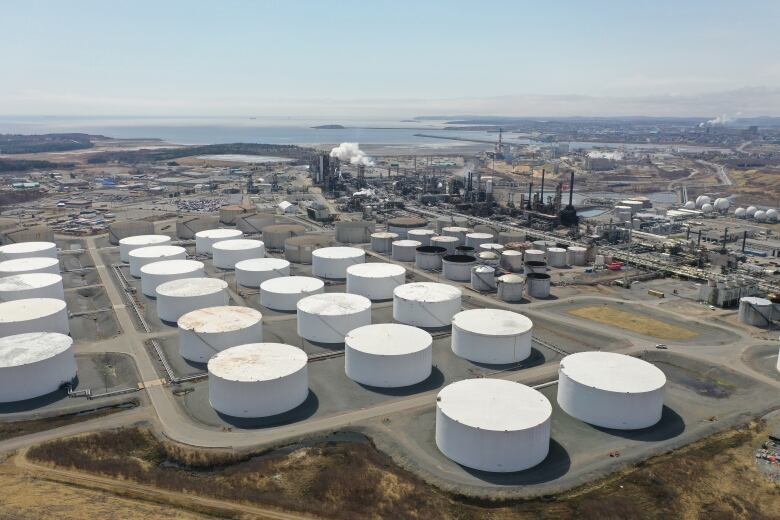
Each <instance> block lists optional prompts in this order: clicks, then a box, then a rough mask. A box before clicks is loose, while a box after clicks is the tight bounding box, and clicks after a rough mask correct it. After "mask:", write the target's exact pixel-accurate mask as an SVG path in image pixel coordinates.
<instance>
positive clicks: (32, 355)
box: [0, 332, 73, 368]
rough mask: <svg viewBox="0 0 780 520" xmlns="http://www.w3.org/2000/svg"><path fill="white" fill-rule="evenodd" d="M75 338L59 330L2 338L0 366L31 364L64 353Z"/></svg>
mask: <svg viewBox="0 0 780 520" xmlns="http://www.w3.org/2000/svg"><path fill="white" fill-rule="evenodd" d="M71 345H73V339H72V338H71V337H70V336H66V335H65V334H59V333H57V332H29V333H27V334H15V335H13V336H6V337H4V338H0V368H9V367H18V366H22V365H29V364H32V363H37V362H38V361H43V360H44V359H49V358H52V357H54V356H56V355H58V354H62V353H63V352H65V351H66V350H68V349H69V348H70V346H71Z"/></svg>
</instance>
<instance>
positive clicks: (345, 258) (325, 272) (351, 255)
mask: <svg viewBox="0 0 780 520" xmlns="http://www.w3.org/2000/svg"><path fill="white" fill-rule="evenodd" d="M365 261H366V253H365V251H363V250H362V249H358V248H356V247H323V248H320V249H317V250H315V251H314V252H313V253H312V274H313V275H314V276H319V277H321V278H330V279H337V280H342V279H344V278H346V277H347V267H349V266H351V265H355V264H362V263H363V262H365Z"/></svg>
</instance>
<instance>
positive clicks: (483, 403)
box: [436, 378, 552, 431]
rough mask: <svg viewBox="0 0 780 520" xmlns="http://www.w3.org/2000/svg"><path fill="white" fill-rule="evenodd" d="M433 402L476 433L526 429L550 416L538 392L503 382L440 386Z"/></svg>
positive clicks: (547, 403)
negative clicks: (477, 431) (475, 430)
mask: <svg viewBox="0 0 780 520" xmlns="http://www.w3.org/2000/svg"><path fill="white" fill-rule="evenodd" d="M436 400H437V406H438V407H439V409H441V411H442V412H443V413H444V414H445V415H446V416H447V417H449V418H451V419H453V420H455V421H457V422H459V423H461V424H463V425H465V426H470V427H472V428H478V429H480V430H489V431H518V430H526V429H530V428H533V427H535V426H538V425H540V424H542V423H544V422H545V421H547V420H549V419H550V416H551V415H552V405H551V404H550V401H549V400H548V399H547V398H546V397H545V396H544V395H542V393H541V392H539V391H538V390H534V389H533V388H531V387H528V386H525V385H522V384H520V383H515V382H513V381H506V380H503V379H489V378H482V379H464V380H462V381H458V382H456V383H452V384H449V385H447V386H446V387H444V388H443V389H442V390H441V392H439V395H438V396H437V397H436Z"/></svg>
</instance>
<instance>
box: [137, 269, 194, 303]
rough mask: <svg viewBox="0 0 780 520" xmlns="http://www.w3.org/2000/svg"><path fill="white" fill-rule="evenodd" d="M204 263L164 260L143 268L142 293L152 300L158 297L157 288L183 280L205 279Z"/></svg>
mask: <svg viewBox="0 0 780 520" xmlns="http://www.w3.org/2000/svg"><path fill="white" fill-rule="evenodd" d="M203 267H204V266H203V262H198V261H197V260H162V261H160V262H152V263H150V264H146V265H145V266H143V267H142V268H141V291H142V292H143V293H144V294H145V295H147V296H149V297H152V298H156V297H157V286H158V285H160V284H163V283H165V282H170V281H171V280H179V279H181V278H203V277H204V276H206V274H205V272H204V270H203Z"/></svg>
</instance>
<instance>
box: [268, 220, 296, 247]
mask: <svg viewBox="0 0 780 520" xmlns="http://www.w3.org/2000/svg"><path fill="white" fill-rule="evenodd" d="M305 233H306V228H305V227H304V226H301V225H300V224H274V225H272V226H268V227H265V228H263V242H264V243H265V247H266V249H269V250H271V251H282V250H284V243H285V241H286V240H287V239H288V238H291V237H297V236H299V235H303V234H305Z"/></svg>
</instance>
